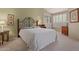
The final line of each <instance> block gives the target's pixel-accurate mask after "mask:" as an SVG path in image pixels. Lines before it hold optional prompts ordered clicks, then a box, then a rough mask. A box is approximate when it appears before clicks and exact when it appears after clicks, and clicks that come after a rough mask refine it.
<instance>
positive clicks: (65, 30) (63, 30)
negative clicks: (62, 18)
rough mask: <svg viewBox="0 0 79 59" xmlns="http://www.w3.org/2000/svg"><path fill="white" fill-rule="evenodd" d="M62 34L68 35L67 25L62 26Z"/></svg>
mask: <svg viewBox="0 0 79 59" xmlns="http://www.w3.org/2000/svg"><path fill="white" fill-rule="evenodd" d="M62 34H64V35H67V36H68V26H62Z"/></svg>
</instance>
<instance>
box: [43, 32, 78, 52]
mask: <svg viewBox="0 0 79 59" xmlns="http://www.w3.org/2000/svg"><path fill="white" fill-rule="evenodd" d="M57 36H58V37H57V41H56V42H55V43H52V44H50V45H48V46H47V47H45V48H43V49H42V51H79V41H76V40H74V39H70V38H68V37H67V36H64V35H62V34H60V33H58V34H57Z"/></svg>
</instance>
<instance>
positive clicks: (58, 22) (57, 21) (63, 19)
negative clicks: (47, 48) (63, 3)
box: [53, 13, 68, 27]
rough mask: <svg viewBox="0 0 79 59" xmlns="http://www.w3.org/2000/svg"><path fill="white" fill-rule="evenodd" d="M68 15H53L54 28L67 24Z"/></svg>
mask: <svg viewBox="0 0 79 59" xmlns="http://www.w3.org/2000/svg"><path fill="white" fill-rule="evenodd" d="M67 21H68V19H67V13H62V14H56V15H53V26H55V27H58V26H63V25H65V24H67Z"/></svg>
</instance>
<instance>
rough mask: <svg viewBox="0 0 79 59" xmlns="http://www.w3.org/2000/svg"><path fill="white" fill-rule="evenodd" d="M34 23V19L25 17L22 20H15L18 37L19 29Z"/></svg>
mask: <svg viewBox="0 0 79 59" xmlns="http://www.w3.org/2000/svg"><path fill="white" fill-rule="evenodd" d="M34 23H35V21H34V19H33V18H32V17H25V18H24V19H23V20H20V19H17V32H18V33H17V34H18V37H19V31H20V29H22V28H24V27H31V26H32V25H33V24H34Z"/></svg>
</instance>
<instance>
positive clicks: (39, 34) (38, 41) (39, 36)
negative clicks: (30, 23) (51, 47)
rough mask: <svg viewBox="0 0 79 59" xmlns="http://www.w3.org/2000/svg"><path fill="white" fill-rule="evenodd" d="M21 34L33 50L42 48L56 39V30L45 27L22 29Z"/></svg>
mask: <svg viewBox="0 0 79 59" xmlns="http://www.w3.org/2000/svg"><path fill="white" fill-rule="evenodd" d="M19 35H20V37H21V38H22V39H23V40H24V41H25V43H27V45H28V46H29V48H31V50H40V49H42V48H44V47H46V46H47V45H48V44H50V43H52V42H55V39H56V31H55V30H53V29H44V28H34V29H21V30H20V33H19Z"/></svg>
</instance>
